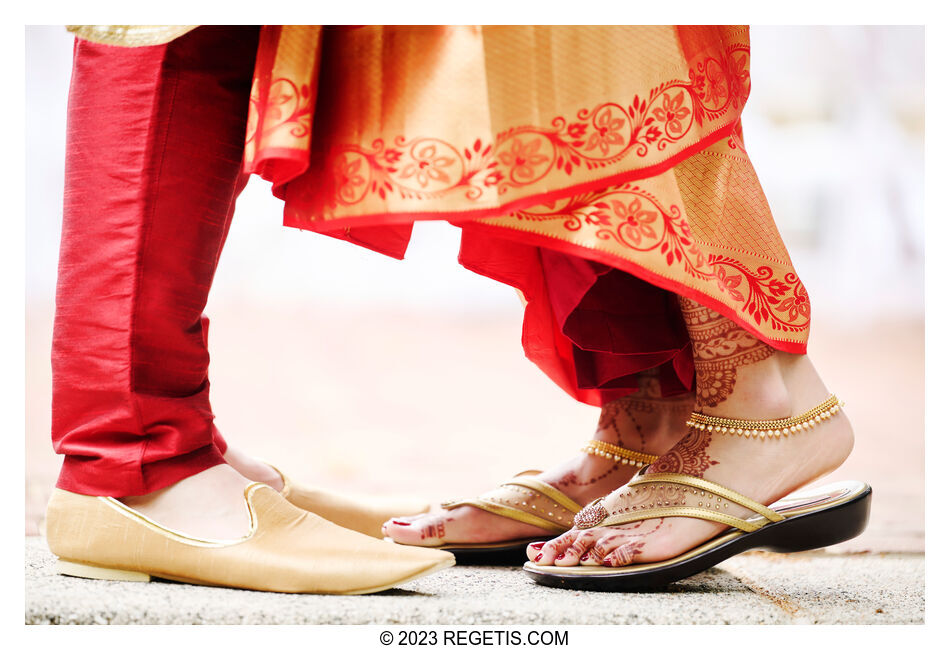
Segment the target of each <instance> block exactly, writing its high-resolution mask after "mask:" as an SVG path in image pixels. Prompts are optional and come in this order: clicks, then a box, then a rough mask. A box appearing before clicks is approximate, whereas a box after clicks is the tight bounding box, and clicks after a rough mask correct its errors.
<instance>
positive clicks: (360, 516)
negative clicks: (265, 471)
mask: <svg viewBox="0 0 950 650" xmlns="http://www.w3.org/2000/svg"><path fill="white" fill-rule="evenodd" d="M271 467H273V469H274V471H275V472H277V473H278V474H280V478H281V479H282V480H283V481H284V489H283V490H281V492H280V494H281V496H283V497H284V498H285V499H287V500H288V501H290V502H291V503H292V504H294V505H295V506H297V507H298V508H301V509H302V510H306V511H308V512H312V513H314V514H316V515H320V516H321V517H323V518H324V519H329V520H330V521H332V522H333V523H335V524H337V525H338V526H343V527H344V528H349V529H350V530H355V531H357V532H360V533H363V534H364V535H369V536H370V537H376V538H378V539H382V538H383V532H382V528H383V524H384V523H386V522H387V521H389V520H390V519H392V518H393V517H411V516H412V515H419V514H422V513H424V512H427V511H428V510H429V504H428V503H427V502H425V501H422V500H421V499H411V498H400V497H377V496H373V497H366V498H357V497H353V496H347V495H345V494H339V493H337V492H332V491H330V490H323V489H320V488H315V487H311V486H305V485H300V484H298V483H295V482H293V481H291V480H290V479H288V478H287V476H286V475H284V473H283V472H281V471H280V470H279V469H277V468H276V467H274V466H273V465H271Z"/></svg>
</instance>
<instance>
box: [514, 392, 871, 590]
mask: <svg viewBox="0 0 950 650" xmlns="http://www.w3.org/2000/svg"><path fill="white" fill-rule="evenodd" d="M840 409H841V402H840V401H839V400H838V398H837V397H835V396H834V395H832V396H830V397H829V398H828V399H827V400H825V401H824V402H822V403H821V404H819V405H818V406H816V407H815V408H813V409H811V410H810V411H808V412H807V413H804V414H802V415H800V416H797V417H791V418H783V419H781V420H733V419H727V418H717V417H711V416H707V415H703V414H700V413H693V414H692V415H691V416H690V419H689V421H688V422H687V426H688V427H689V428H693V429H698V430H700V431H711V432H716V433H717V434H723V435H732V436H743V437H745V438H750V439H754V440H759V441H763V443H764V444H768V442H764V441H768V440H777V439H781V438H783V437H787V436H789V435H795V434H797V433H800V432H802V431H806V430H810V429H813V428H814V427H816V426H818V425H819V424H821V423H822V422H823V421H825V420H827V419H829V418H831V417H833V416H834V415H835V414H836V413H838V412H839V411H840ZM756 444H760V443H756ZM645 469H646V468H644V469H643V470H641V471H640V472H639V473H638V474H637V475H636V476H634V478H633V480H631V481H630V482H629V483H628V484H627V486H626V487H625V488H623V489H624V490H625V492H626V493H627V496H629V497H632V499H633V503H632V504H631V502H630V501H624V502H623V505H622V504H621V503H617V502H615V501H614V500H613V499H611V498H610V495H608V497H605V498H601V499H597V500H596V501H594V502H592V503H590V504H588V505H587V506H586V507H585V508H584V509H583V510H582V511H581V512H580V513H579V514H578V515H577V517H576V518H575V520H574V525H575V526H576V527H577V528H579V529H588V528H596V527H601V526H616V525H619V524H626V523H631V522H635V521H644V520H647V519H659V518H662V517H690V518H694V519H705V520H707V521H713V522H717V523H721V524H725V525H727V526H729V527H730V528H729V529H728V530H726V531H725V532H723V533H722V534H720V535H718V536H716V537H714V538H713V539H711V540H709V541H707V542H704V543H702V544H700V545H698V546H696V547H695V548H693V549H690V550H688V551H686V552H685V553H682V554H680V555H679V556H677V557H674V558H671V559H669V560H664V561H662V562H651V563H648V564H634V565H630V566H624V567H608V566H569V567H559V566H552V565H539V564H535V563H534V562H526V563H525V565H524V569H525V571H527V572H528V575H530V576H531V577H532V578H533V579H534V580H535V581H536V582H538V583H539V584H542V585H545V586H549V587H561V588H565V589H589V590H596V591H638V590H643V589H650V588H655V587H660V586H663V585H666V584H669V583H671V582H675V581H677V580H681V579H683V578H686V577H688V576H691V575H694V574H696V573H699V572H701V571H705V570H706V569H708V568H710V567H712V566H715V565H716V564H718V563H719V562H722V561H723V560H725V559H727V558H729V557H732V556H733V555H736V554H738V553H741V552H743V551H746V550H749V549H753V548H762V549H766V550H770V551H775V552H779V553H793V552H797V551H807V550H811V549H816V548H821V547H824V546H829V545H831V544H837V543H839V542H844V541H846V540H849V539H851V538H853V537H857V536H858V535H860V534H861V533H862V532H863V531H864V529H865V528H866V527H867V523H868V518H869V517H870V511H871V486H870V485H868V484H867V483H863V482H860V481H843V482H839V483H833V484H831V485H827V486H824V487H816V488H809V489H806V490H800V491H797V492H793V493H792V494H790V495H788V496H786V497H783V498H782V499H779V500H778V501H776V502H775V503H773V504H771V505H769V506H765V505H762V504H761V503H758V502H756V501H753V500H752V499H749V498H748V497H745V496H743V495H741V494H739V493H738V492H736V491H734V490H731V489H729V488H727V487H724V486H722V485H719V484H717V483H714V482H712V481H709V480H707V479H703V478H698V477H696V476H690V475H687V474H679V473H673V472H667V473H656V474H646V473H645Z"/></svg>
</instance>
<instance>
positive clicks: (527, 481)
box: [502, 476, 583, 514]
mask: <svg viewBox="0 0 950 650" xmlns="http://www.w3.org/2000/svg"><path fill="white" fill-rule="evenodd" d="M502 485H520V486H521V487H526V488H528V489H529V490H534V491H536V492H540V493H541V494H543V495H544V496H546V497H547V498H549V499H551V501H554V502H555V503H557V504H560V505H561V506H562V507H563V508H564V509H565V510H569V511H570V512H572V513H575V514H576V513H578V512H580V510H581V508H582V507H583V506H582V505H580V504H579V503H577V502H576V501H574V500H573V499H571V498H570V497H569V496H567V495H566V494H564V493H563V492H561V491H560V490H558V489H557V488H556V487H554V486H552V485H549V484H548V483H545V482H544V481H539V480H538V479H536V478H529V477H527V476H519V477H515V478H513V479H511V480H510V481H505V482H504V483H502Z"/></svg>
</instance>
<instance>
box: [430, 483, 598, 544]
mask: <svg viewBox="0 0 950 650" xmlns="http://www.w3.org/2000/svg"><path fill="white" fill-rule="evenodd" d="M464 505H468V506H474V507H476V508H480V509H482V510H485V511H487V512H491V513H493V514H496V515H500V516H502V517H507V518H508V519H514V520H516V521H520V522H522V523H526V524H530V525H532V526H537V527H539V528H543V529H544V530H549V531H553V532H557V533H561V532H564V531H566V530H568V529H570V527H571V524H572V523H573V520H574V515H575V514H576V513H577V512H579V511H580V509H581V506H580V505H579V504H577V503H576V502H574V501H573V500H572V499H571V498H570V497H568V496H567V495H565V494H564V493H563V492H561V491H560V490H558V489H556V488H555V487H553V486H551V485H549V484H547V483H545V482H543V481H539V480H537V479H535V478H532V477H531V476H528V475H525V474H520V475H518V476H517V477H515V478H512V479H510V480H508V481H506V482H504V483H502V484H501V485H500V486H498V487H497V488H495V489H493V490H490V491H489V492H486V493H485V494H482V495H480V496H478V497H477V498H475V499H459V500H455V501H447V502H445V503H443V504H442V507H443V508H445V509H446V510H452V509H453V508H457V507H459V506H464Z"/></svg>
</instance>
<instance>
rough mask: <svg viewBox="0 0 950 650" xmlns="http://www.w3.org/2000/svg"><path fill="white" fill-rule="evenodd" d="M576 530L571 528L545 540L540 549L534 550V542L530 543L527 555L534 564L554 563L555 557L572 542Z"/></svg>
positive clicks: (575, 535)
mask: <svg viewBox="0 0 950 650" xmlns="http://www.w3.org/2000/svg"><path fill="white" fill-rule="evenodd" d="M577 532H578V531H577V530H575V529H573V528H572V529H571V530H569V531H567V532H566V533H564V534H563V535H560V536H559V537H555V538H554V539H552V540H550V541H548V542H545V543H544V545H543V546H542V547H541V549H540V550H536V549H535V548H534V544H530V545H529V546H528V549H527V551H528V557H530V558H531V561H532V562H534V563H535V564H554V561H555V558H557V557H558V556H559V555H562V554H563V553H564V551H565V550H567V549H568V548H569V547H570V546H571V544H573V543H574V539H575V538H576V537H577ZM532 553H534V555H532Z"/></svg>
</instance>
